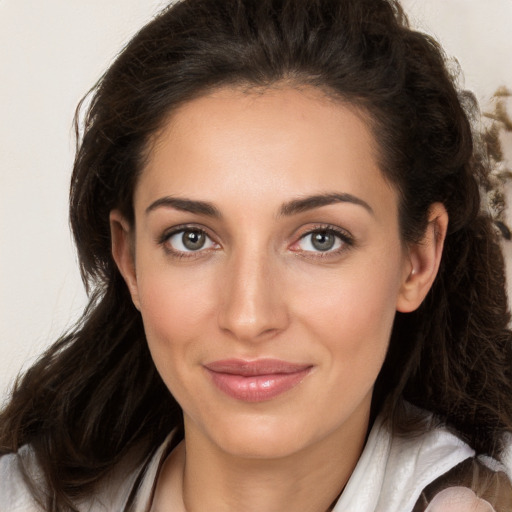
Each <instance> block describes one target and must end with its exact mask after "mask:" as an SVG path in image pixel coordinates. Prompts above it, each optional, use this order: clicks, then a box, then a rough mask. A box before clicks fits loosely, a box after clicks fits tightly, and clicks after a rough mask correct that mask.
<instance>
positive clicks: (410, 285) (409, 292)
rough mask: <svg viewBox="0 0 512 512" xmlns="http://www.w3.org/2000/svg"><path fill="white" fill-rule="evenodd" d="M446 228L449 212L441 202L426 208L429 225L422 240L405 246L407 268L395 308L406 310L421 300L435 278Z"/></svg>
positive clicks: (412, 307)
mask: <svg viewBox="0 0 512 512" xmlns="http://www.w3.org/2000/svg"><path fill="white" fill-rule="evenodd" d="M447 229H448V213H447V211H446V208H445V207H444V205H443V204H442V203H434V204H432V205H431V207H430V210H429V220H428V225H427V228H426V230H425V234H424V236H423V238H422V240H421V241H420V242H418V243H415V244H413V245H411V246H410V247H409V249H408V269H409V271H408V272H407V273H406V275H405V276H404V279H403V282H402V286H401V289H400V293H399V296H398V301H397V308H396V309H397V311H400V312H402V313H409V312H411V311H414V310H415V309H417V308H418V307H419V305H420V304H421V303H422V302H423V299H424V298H425V297H426V295H427V293H428V292H429V290H430V288H431V287H432V284H433V283H434V279H435V278H436V275H437V272H438V270H439V265H440V263H441V257H442V254H443V246H444V240H445V238H446V231H447Z"/></svg>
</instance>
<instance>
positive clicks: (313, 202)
mask: <svg viewBox="0 0 512 512" xmlns="http://www.w3.org/2000/svg"><path fill="white" fill-rule="evenodd" d="M336 203H352V204H355V205H358V206H362V207H363V208H364V209H365V210H367V211H368V212H369V213H371V214H372V215H374V212H373V208H372V207H371V206H370V205H369V204H368V203H367V202H366V201H363V200H362V199H359V198H358V197H356V196H353V195H352V194H340V193H327V194H317V195H314V196H307V197H301V198H299V199H293V200H292V201H289V202H287V203H285V204H283V206H281V210H280V212H279V213H280V215H283V216H287V217H288V216H290V215H295V214H297V213H302V212H305V211H308V210H313V209H314V208H320V207H321V206H328V205H331V204H336Z"/></svg>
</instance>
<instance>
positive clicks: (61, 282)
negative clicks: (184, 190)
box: [0, 0, 512, 401]
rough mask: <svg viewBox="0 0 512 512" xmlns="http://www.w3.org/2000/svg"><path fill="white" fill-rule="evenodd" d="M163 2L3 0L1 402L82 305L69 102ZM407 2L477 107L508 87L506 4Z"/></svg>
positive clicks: (510, 47) (511, 2)
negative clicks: (70, 208) (72, 207)
mask: <svg viewBox="0 0 512 512" xmlns="http://www.w3.org/2000/svg"><path fill="white" fill-rule="evenodd" d="M164 4H165V1H157V0H108V1H105V0H85V1H80V2H79V1H77V0H44V1H41V0H0V48H1V50H0V99H1V100H0V401H1V399H2V397H4V396H6V391H7V389H8V386H9V383H11V382H12V380H13V378H14V377H15V376H16V375H17V373H18V372H19V371H20V369H21V368H22V367H26V366H27V365H28V364H30V362H32V361H34V358H35V357H36V355H37V354H39V353H40V352H41V351H42V350H43V349H44V348H45V347H46V346H47V345H48V344H49V343H50V342H52V341H54V340H55V339H56V338H57V337H58V336H59V335H60V334H61V333H62V332H63V330H64V329H65V328H66V326H69V325H70V324H71V323H72V322H73V320H74V319H76V318H77V316H78V315H79V313H80V311H81V310H82V308H83V306H84V304H85V294H84V292H83V290H82V286H81V282H80V277H79V274H78V270H77V265H76V261H75V260H76V258H75V253H74V249H73V247H72V244H71V238H70V234H69V230H68V223H67V199H68V181H69V176H70V169H71V165H72V160H73V150H74V139H73V130H72V118H73V113H74V109H75V106H76V104H77V103H78V101H79V99H80V98H81V97H82V95H83V94H85V93H86V91H87V90H88V89H89V88H90V87H91V86H92V85H93V84H94V83H95V81H96V80H97V79H98V78H99V77H100V75H101V73H102V71H103V70H104V69H105V68H106V66H107V65H108V64H109V62H111V60H112V59H113V57H114V56H115V54H116V53H117V52H118V50H119V49H120V48H121V47H122V46H123V44H124V43H126V42H127V40H128V39H129V37H130V36H131V35H132V34H134V33H135V31H136V30H137V29H138V28H139V27H140V26H141V25H142V24H143V23H144V22H146V21H148V20H149V19H150V18H151V16H152V15H153V14H154V13H155V12H156V11H157V10H158V9H159V8H160V7H161V6H163V5H164ZM403 4H404V6H405V7H406V10H407V11H408V12H409V13H410V15H411V21H412V22H413V24H414V25H415V26H417V27H419V28H420V29H422V30H424V31H427V32H430V33H432V34H434V35H435V36H436V37H437V38H438V39H439V40H440V41H441V42H442V43H443V45H444V46H445V49H446V51H447V53H448V54H449V55H455V56H456V57H457V58H458V60H459V62H460V64H461V66H462V68H463V70H464V72H465V76H466V82H465V86H466V87H467V88H469V89H472V90H473V91H475V92H476V94H477V96H478V98H479V99H480V100H481V102H482V105H483V106H486V105H488V103H489V99H490V97H491V95H492V93H493V92H494V90H495V89H496V88H497V87H499V86H500V85H508V86H509V88H512V65H511V64H512V37H511V36H510V31H511V28H512V0H485V2H483V1H482V0H404V2H403ZM508 144H510V146H512V141H510V140H509V142H508ZM511 160H512V159H511ZM506 251H507V252H508V253H509V252H510V247H509V246H508V245H507V246H506ZM509 260H510V258H509Z"/></svg>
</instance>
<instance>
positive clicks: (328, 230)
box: [157, 224, 354, 259]
mask: <svg viewBox="0 0 512 512" xmlns="http://www.w3.org/2000/svg"><path fill="white" fill-rule="evenodd" d="M186 232H196V233H198V234H200V235H204V236H205V237H206V238H207V239H208V240H209V241H210V242H211V243H212V244H214V245H215V246H217V247H218V246H219V244H218V243H216V242H215V241H214V240H213V238H212V237H211V236H210V235H209V234H208V232H207V231H206V230H205V229H204V228H202V227H200V226H195V225H190V224H186V225H180V226H175V227H174V228H172V229H171V230H169V231H165V232H164V233H163V234H162V236H161V237H160V238H159V239H158V240H157V242H158V244H159V245H161V246H163V248H164V250H165V251H166V252H167V254H169V255H170V256H172V257H173V258H177V259H183V258H197V257H198V256H200V255H204V253H205V252H211V251H212V250H216V249H217V247H207V248H206V249H203V248H200V249H198V250H197V251H194V250H189V251H181V250H178V249H174V248H173V247H172V246H171V245H170V244H169V240H170V239H171V238H172V237H173V236H175V235H178V234H184V233H186ZM316 233H321V234H325V235H333V236H335V237H336V238H337V239H338V240H339V242H340V247H338V248H336V249H335V250H330V249H329V250H326V251H321V250H318V251H303V250H300V249H291V250H292V251H293V252H296V253H297V255H300V256H304V257H309V258H311V257H313V258H328V257H333V256H338V255H340V254H341V253H343V252H345V251H347V250H348V249H350V248H351V247H353V246H354V239H353V237H352V235H350V234H349V233H348V232H347V231H345V230H342V229H340V228H337V227H334V226H331V225H327V224H319V225H317V226H314V227H313V228H311V229H308V231H306V232H305V233H303V234H302V235H301V236H300V237H299V238H298V239H297V241H295V242H294V243H293V244H292V246H293V245H297V244H299V243H300V242H301V241H303V240H305V239H306V238H307V237H308V236H312V235H314V234H316Z"/></svg>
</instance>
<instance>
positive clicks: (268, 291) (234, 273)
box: [218, 250, 289, 342]
mask: <svg viewBox="0 0 512 512" xmlns="http://www.w3.org/2000/svg"><path fill="white" fill-rule="evenodd" d="M230 260H231V261H230V262H229V264H228V265H227V267H226V272H225V276H223V277H224V281H223V282H222V283H221V287H222V291H221V297H222V300H221V304H220V308H219V312H218V324H219V327H220V329H221V330H223V331H225V332H228V333H229V334H230V335H231V336H233V337H235V338H236V339H238V340H241V341H249V342H256V341H262V340H265V339H269V338H271V337H273V336H274V335H276V334H277V333H279V332H282V331H283V330H284V329H286V327H287V325H288V322H289V318H288V311H287V307H286V297H285V290H284V289H283V287H282V286H280V285H281V284H282V280H281V279H280V276H279V269H278V265H276V264H275V263H273V262H272V258H271V257H270V256H268V255H266V254H264V253H263V254H262V253H257V252H256V251H250V250H247V251H244V253H243V254H238V255H233V256H232V258H230Z"/></svg>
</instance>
